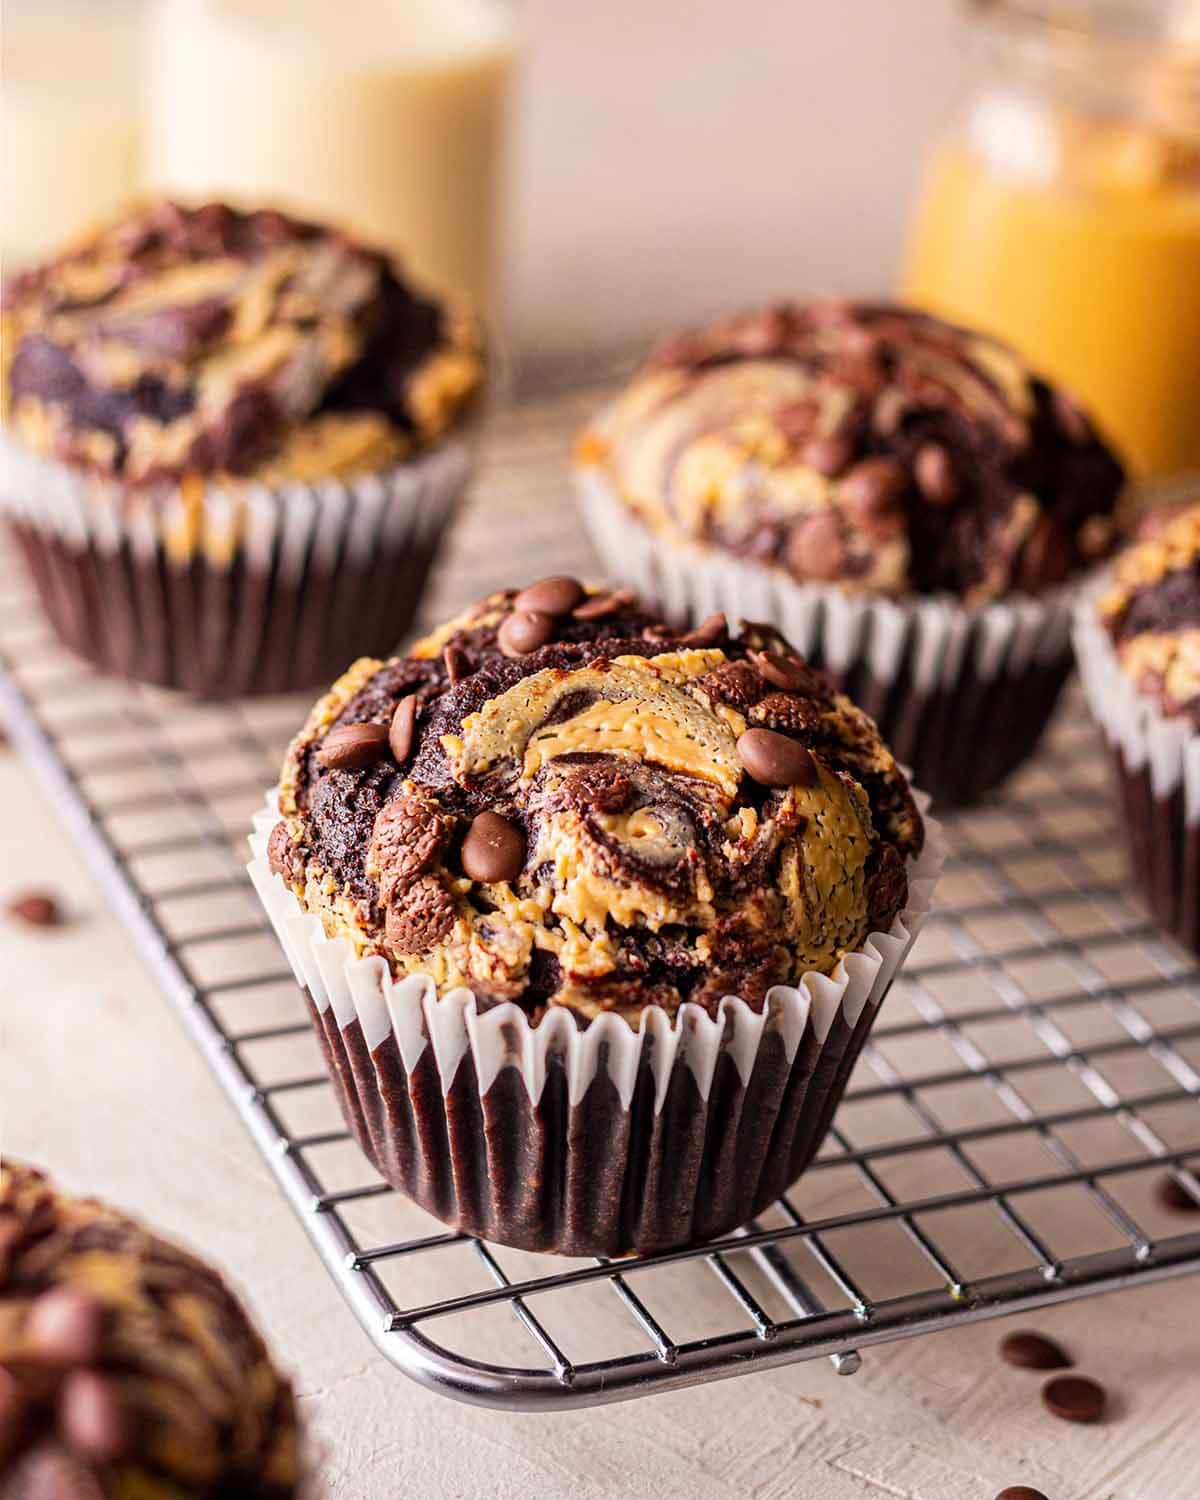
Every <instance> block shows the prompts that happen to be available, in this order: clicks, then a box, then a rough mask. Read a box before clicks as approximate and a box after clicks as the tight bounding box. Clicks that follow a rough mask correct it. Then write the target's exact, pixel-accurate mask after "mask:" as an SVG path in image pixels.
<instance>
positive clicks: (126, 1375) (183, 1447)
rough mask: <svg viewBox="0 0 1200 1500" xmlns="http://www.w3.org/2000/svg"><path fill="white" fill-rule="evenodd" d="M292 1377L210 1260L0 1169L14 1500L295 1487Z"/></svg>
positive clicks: (33, 1175) (2, 1426) (158, 1498)
mask: <svg viewBox="0 0 1200 1500" xmlns="http://www.w3.org/2000/svg"><path fill="white" fill-rule="evenodd" d="M299 1450H300V1443H299V1434H298V1427H297V1417H296V1407H295V1400H294V1398H293V1395H292V1389H291V1386H290V1385H289V1383H288V1382H287V1381H286V1380H285V1379H283V1377H281V1376H280V1375H279V1374H277V1372H276V1371H275V1369H274V1368H273V1366H272V1364H271V1361H270V1358H269V1356H268V1354H267V1350H266V1348H265V1347H264V1345H263V1342H262V1340H261V1338H260V1337H259V1336H258V1334H257V1332H256V1331H255V1330H254V1328H253V1326H252V1325H251V1324H250V1322H249V1320H248V1319H247V1317H246V1314H245V1312H244V1311H243V1310H242V1308H241V1306H240V1305H239V1304H238V1302H237V1301H236V1299H235V1298H234V1297H233V1296H232V1295H231V1293H230V1292H229V1290H228V1288H227V1287H226V1286H225V1283H224V1282H223V1281H222V1280H221V1278H220V1277H219V1276H218V1275H217V1273H216V1272H215V1271H213V1270H212V1269H211V1267H209V1266H207V1265H205V1264H204V1262H203V1261H201V1260H198V1259H197V1258H196V1257H195V1256H192V1255H189V1254H187V1253H186V1252H185V1251H183V1250H179V1249H177V1248H176V1247H175V1246H173V1245H170V1244H168V1243H167V1242H166V1241H165V1240H161V1239H159V1238H158V1236H157V1235H155V1234H153V1233H151V1232H150V1231H149V1230H147V1229H144V1228H143V1227H142V1226H141V1225H140V1224H138V1223H136V1222H135V1221H134V1220H132V1219H129V1218H127V1217H126V1216H125V1215H124V1214H120V1213H118V1212H116V1211H115V1210H114V1209H111V1208H108V1207H106V1206H105V1205H104V1204H102V1203H99V1202H97V1201H96V1200H95V1199H91V1198H69V1197H66V1196H64V1195H63V1194H60V1193H59V1192H57V1191H56V1190H55V1189H54V1187H53V1186H52V1185H51V1184H50V1183H49V1182H48V1181H47V1179H46V1178H45V1177H44V1176H43V1174H42V1173H41V1172H39V1171H37V1170H35V1169H34V1168H32V1167H27V1166H22V1165H20V1164H18V1163H14V1162H8V1163H7V1164H6V1165H5V1166H4V1167H3V1168H0V1480H2V1481H3V1493H4V1494H5V1495H6V1496H11V1497H12V1500H51V1497H63V1500H68V1497H69V1500H102V1497H111V1500H134V1497H136V1500H191V1497H195V1500H218V1497H221V1496H229V1497H232V1496H235V1495H246V1496H250V1495H253V1496H255V1497H256V1500H260V1497H261V1500H287V1497H290V1496H295V1495H298V1494H299V1493H300V1451H299Z"/></svg>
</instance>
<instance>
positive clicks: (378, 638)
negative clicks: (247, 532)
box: [9, 512, 449, 699]
mask: <svg viewBox="0 0 1200 1500" xmlns="http://www.w3.org/2000/svg"><path fill="white" fill-rule="evenodd" d="M448 519H449V513H448V512H446V513H445V514H444V515H443V516H442V518H441V520H440V522H439V523H438V524H437V525H435V526H432V527H430V528H429V529H428V530H427V532H426V534H425V535H423V536H422V537H421V538H420V539H419V540H417V541H412V542H410V543H409V544H408V545H407V546H405V547H403V548H399V549H393V548H389V547H387V546H386V545H383V546H380V547H378V548H377V549H375V550H374V551H373V553H372V554H371V555H370V556H369V557H368V558H367V559H365V560H360V559H354V558H350V557H348V556H346V555H345V554H344V552H343V553H342V554H341V555H338V556H336V557H334V558H333V559H332V560H331V563H326V562H324V561H321V562H318V561H317V560H316V559H314V558H313V557H312V556H311V555H310V556H308V557H306V558H305V559H304V560H303V561H302V563H301V565H300V567H299V568H298V569H295V568H294V567H291V568H288V569H285V568H284V566H283V564H282V561H281V559H280V557H279V556H278V554H277V555H276V556H275V557H274V558H273V559H272V561H271V563H270V565H269V566H268V567H267V568H266V569H259V568H257V567H255V566H253V565H251V564H249V563H248V561H247V559H246V558H245V556H244V555H241V554H239V555H237V556H235V558H234V559H233V561H232V563H231V564H230V565H229V566H228V567H216V566H214V565H212V564H211V563H210V562H209V561H208V560H207V559H206V558H204V557H203V556H197V557H194V558H193V559H192V560H191V562H190V563H188V564H180V563H177V562H174V561H172V560H171V559H169V558H168V557H167V556H166V555H165V554H164V553H163V552H162V551H161V549H160V550H159V551H158V553H157V554H156V555H154V556H144V555H141V556H139V555H135V553H134V551H133V549H132V548H131V547H130V545H129V544H128V543H122V544H121V545H119V546H118V547H117V548H116V549H115V550H107V549H101V548H99V547H95V546H86V545H84V546H76V545H73V544H71V543H70V542H68V541H66V540H65V539H64V538H62V537H61V536H59V535H57V534H55V533H53V532H48V531H44V530H42V529H41V528H40V527H38V526H36V525H33V524H30V523H29V522H27V521H21V520H12V521H10V522H9V529H10V531H11V533H12V535H13V536H14V537H15V538H16V541H17V543H18V545H19V547H20V550H21V552H22V554H23V556H24V558H25V561H26V563H27V565H28V568H29V571H30V574H31V575H32V578H33V582H34V585H35V587H36V589H37V592H38V596H39V598H40V600H41V603H42V607H43V609H44V610H45V612H46V615H47V617H48V619H49V621H50V623H51V625H52V626H53V627H54V630H55V633H56V634H57V635H58V637H59V638H60V640H62V642H63V643H64V645H66V646H68V647H70V649H71V650H72V651H74V652H76V653H77V655H79V656H81V657H83V658H84V660H85V661H88V662H90V663H91V664H92V665H93V666H94V667H96V668H98V669H99V670H100V671H101V672H105V673H108V674H110V675H112V676H118V677H127V678H133V679H135V680H136V681H139V682H146V683H151V684H154V685H156V686H159V687H168V688H179V689H182V690H183V691H184V692H187V693H190V694H192V695H194V696H195V697H198V698H205V699H229V698H239V697H247V696H251V695H255V694H262V693H283V692H292V691H298V690H300V689H311V688H317V687H320V686H322V685H323V684H325V683H327V682H328V681H329V680H330V679H331V678H334V677H336V676H337V675H338V674H339V673H340V672H342V671H344V670H345V667H346V664H347V663H348V662H350V661H352V660H353V659H354V658H355V657H356V656H364V655H386V654H387V653H388V652H389V651H390V650H391V649H392V647H394V646H395V644H396V642H397V641H398V640H399V638H400V637H401V636H402V635H403V634H404V632H405V631H406V630H407V629H408V627H409V626H410V624H411V623H412V620H413V617H414V615H415V613H416V610H417V606H418V604H419V603H420V599H421V595H422V592H423V590H424V586H425V581H426V579H427V577H428V574H429V570H430V567H431V565H432V562H433V559H434V557H435V555H436V553H437V549H438V546H439V543H440V541H441V536H442V533H443V531H444V529H445V524H446V521H447V520H448Z"/></svg>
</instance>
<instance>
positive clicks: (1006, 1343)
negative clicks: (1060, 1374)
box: [1000, 1328, 1075, 1370]
mask: <svg viewBox="0 0 1200 1500" xmlns="http://www.w3.org/2000/svg"><path fill="white" fill-rule="evenodd" d="M1000 1358H1001V1359H1002V1360H1003V1361H1004V1362H1005V1364H1008V1365H1016V1366H1017V1368H1018V1369H1021V1370H1069V1369H1070V1367H1071V1366H1072V1365H1073V1364H1074V1363H1075V1361H1074V1360H1073V1359H1072V1358H1071V1356H1070V1355H1069V1354H1068V1353H1067V1352H1066V1350H1065V1349H1063V1348H1062V1346H1061V1345H1060V1344H1056V1343H1055V1342H1054V1340H1053V1339H1048V1338H1047V1337H1046V1336H1045V1334H1041V1333H1033V1332H1032V1331H1030V1330H1029V1329H1026V1328H1021V1329H1017V1330H1016V1331H1015V1332H1013V1333H1008V1334H1005V1336H1004V1337H1003V1338H1002V1339H1001V1340H1000Z"/></svg>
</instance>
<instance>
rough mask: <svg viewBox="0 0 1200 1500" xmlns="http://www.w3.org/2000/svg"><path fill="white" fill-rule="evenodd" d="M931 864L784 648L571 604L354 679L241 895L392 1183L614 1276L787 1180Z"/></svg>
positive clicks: (365, 664)
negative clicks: (264, 925)
mask: <svg viewBox="0 0 1200 1500" xmlns="http://www.w3.org/2000/svg"><path fill="white" fill-rule="evenodd" d="M280 814H282V817H280V816H279V815H280ZM924 843H925V825H924V823H923V820H922V817H921V814H920V812H919V811H918V808H917V805H916V802H915V801H914V798H913V795H912V792H911V790H910V788H909V785H908V782H907V780H906V778H905V776H904V774H903V773H902V772H901V771H900V770H899V768H898V767H897V765H896V763H895V761H894V759H893V757H892V755H891V754H890V752H889V751H888V750H887V748H886V747H885V746H884V744H883V743H882V741H881V740H880V738H879V735H878V732H877V731H876V729H875V726H874V725H873V724H872V723H871V721H870V720H869V719H868V718H867V717H866V715H865V714H863V713H862V712H860V711H859V710H858V709H856V708H854V707H853V705H852V704H851V703H850V702H849V701H848V700H847V699H846V698H845V697H843V696H841V695H839V694H837V693H835V692H833V691H832V690H831V689H830V688H829V686H828V685H827V684H826V683H825V681H824V680H823V679H822V678H821V677H820V675H819V674H817V673H815V672H813V671H812V670H810V669H809V668H808V667H807V666H806V665H805V664H804V662H803V661H801V660H800V659H799V658H798V657H797V656H796V655H795V654H794V653H793V652H792V651H791V650H790V648H789V647H788V646H787V644H786V642H785V641H784V640H783V639H782V637H780V636H779V634H778V633H777V632H776V631H775V630H774V629H773V628H772V627H770V626H765V625H751V624H746V625H744V626H743V628H742V629H741V631H740V632H737V633H735V632H733V631H731V630H730V628H729V627H728V624H727V622H726V620H725V618H724V617H723V616H720V615H717V616H713V617H712V618H710V619H708V620H706V621H704V622H703V623H702V624H701V625H700V626H699V627H697V628H696V629H694V630H691V631H682V632H680V631H675V630H672V629H671V628H669V627H668V626H666V625H664V624H663V623H662V622H660V621H659V620H657V619H655V618H653V617H652V616H651V615H649V614H647V613H646V612H644V611H643V610H642V608H641V607H640V606H639V605H638V604H637V603H636V601H635V600H634V599H633V598H632V597H631V596H630V595H628V594H625V593H608V592H603V591H601V592H594V591H593V592H589V591H586V590H585V589H584V588H583V587H582V586H581V585H579V584H578V583H577V582H575V580H573V579H567V578H556V579H546V580H543V581H542V582H541V583H539V584H535V585H533V586H532V587H531V588H528V589H525V590H523V591H521V592H520V593H517V592H515V591H512V590H510V591H507V592H504V593H500V594H496V595H494V596H492V597H491V598H489V599H486V600H484V601H482V602H481V603H480V604H478V605H477V606H475V608H473V609H472V610H471V611H469V612H468V613H467V614H466V615H464V616H462V617H461V618H460V619H457V620H454V621H452V622H451V623H450V624H449V625H447V626H446V627H445V628H444V629H442V630H440V631H438V632H437V633H436V634H434V635H432V636H430V637H429V638H427V639H426V640H424V641H422V642H421V643H420V644H419V645H418V646H417V647H416V648H415V649H414V650H413V652H412V653H411V654H410V655H409V656H406V657H402V658H396V659H393V660H392V661H389V662H381V661H377V660H370V659H368V660H363V661H359V662H357V663H355V665H354V666H353V667H351V669H350V670H349V671H348V672H347V673H346V674H345V675H344V676H343V677H342V678H341V679H340V680H339V681H338V682H337V683H336V684H335V685H334V687H333V689H332V691H331V692H330V693H329V694H328V695H327V696H326V697H324V698H323V699H322V700H321V701H320V702H319V703H318V704H317V706H316V708H315V709H314V710H313V713H312V714H311V716H310V717H309V720H308V722H307V724H306V725H305V727H304V729H303V730H302V731H301V733H300V734H299V735H298V736H297V738H296V740H295V741H294V743H293V744H292V747H291V749H290V751H289V753H288V757H287V761H286V763H285V766H284V769H283V774H282V777H281V781H280V786H279V790H278V805H277V812H275V813H273V814H272V815H271V816H270V818H269V819H268V820H266V821H265V822H264V824H263V826H262V828H261V830H260V835H259V839H258V842H257V845H256V852H257V853H258V854H259V859H258V860H257V861H256V862H255V865H253V866H252V867H251V868H252V873H254V875H255V880H256V883H257V885H258V887H259V890H260V893H262V894H263V896H264V900H265V901H266V904H267V907H268V910H269V911H270V913H271V915H272V917H273V918H274V920H275V922H276V925H277V927H278V928H279V930H280V932H281V936H283V938H284V942H285V947H287V948H288V950H289V953H290V954H291V956H292V957H293V961H294V962H295V963H296V966H297V969H298V972H299V973H300V974H301V976H302V978H303V980H304V982H305V983H306V987H307V989H308V991H309V999H310V1002H311V1003H312V1005H313V1010H314V1016H315V1019H316V1022H317V1025H318V1028H319V1032H320V1035H321V1038H322V1041H323V1044H324V1047H325V1050H326V1054H327V1058H328V1061H329V1063H330V1069H331V1074H332V1076H333V1079H334V1082H335V1085H336V1087H337V1089H338V1092H339V1097H340V1099H341V1102H342V1107H343V1111H344V1113H345V1115H346V1119H347V1121H348V1123H349V1125H350V1127H351V1129H352V1130H353V1131H354V1132H355V1134H356V1136H357V1137H358V1139H359V1142H360V1144H361V1145H362V1146H363V1149H364V1150H365V1151H366V1152H367V1154H368V1155H369V1156H370V1158H371V1159H372V1161H373V1162H374V1163H375V1165H376V1166H377V1167H378V1169H379V1171H380V1172H381V1173H382V1175H383V1176H384V1177H385V1178H386V1179H387V1180H388V1181H389V1182H391V1183H393V1184H394V1185H396V1186H397V1187H400V1188H402V1189H404V1190H405V1191H406V1192H408V1193H410V1194H411V1195H412V1196H413V1197H414V1198H416V1199H417V1201H418V1202H420V1203H421V1204H422V1205H423V1206H424V1207H425V1208H427V1209H429V1210H430V1211H431V1212H432V1213H434V1214H436V1215H438V1217H440V1218H442V1219H444V1220H445V1221H446V1222H447V1223H451V1224H454V1225H456V1226H458V1227H461V1228H464V1229H467V1230H469V1231H471V1232H472V1233H477V1234H481V1235H484V1236H486V1237H487V1238H489V1239H496V1240H500V1241H502V1242H504V1243H509V1244H515V1245H520V1246H523V1247H526V1248H531V1249H557V1250H563V1251H567V1252H568V1253H572V1254H592V1253H595V1254H610V1253H617V1252H619V1251H623V1250H627V1249H631V1248H638V1249H648V1248H652V1247H663V1246H666V1245H669V1244H678V1243H682V1242H684V1241H686V1240H688V1239H691V1238H699V1237H705V1236H708V1235H711V1234H715V1233H720V1232H721V1231H722V1230H725V1229H729V1228H732V1227H734V1226H735V1225H736V1224H738V1223H740V1222H742V1221H744V1220H745V1219H746V1218H748V1217H750V1216H751V1215H752V1214H753V1213H755V1212H757V1211H758V1210H759V1209H760V1208H762V1207H763V1206H765V1205H766V1204H767V1203H769V1202H771V1201H773V1199H774V1198H776V1197H777V1196H778V1195H779V1193H780V1192H781V1191H782V1190H783V1189H784V1188H785V1187H786V1186H787V1185H788V1183H790V1182H791V1181H792V1180H793V1179H794V1178H795V1177H796V1176H797V1175H798V1174H799V1172H800V1171H801V1170H802V1169H803V1167H804V1165H805V1164H806V1163H807V1161H808V1160H809V1159H810V1157H811V1155H812V1153H813V1152H814V1151H815V1150H816V1149H817V1146H818V1145H819V1144H820V1140H821V1138H822V1136H823V1134H824V1130H825V1128H826V1127H827V1125H828V1120H829V1116H830V1114H831V1112H832V1109H833V1107H834V1105H835V1104H836V1101H837V1098H838V1097H839V1096H840V1093H841V1090H842V1088H844V1085H845V1081H846V1078H847V1076H848V1072H849V1069H850V1067H851V1065H852V1063H853V1061H854V1058H855V1056H856V1055H857V1052H858V1049H859V1048H860V1047H861V1045H862V1041H863V1040H864V1039H865V1036H866V1032H867V1029H868V1028H869V1025H870V1022H871V1019H872V1018H873V1015H874V1012H875V1010H876V1009H877V1006H878V1003H879V1001H880V1000H881V999H882V996H883V992H884V990H885V989H886V987H887V983H888V982H889V981H890V978H891V975H892V973H894V970H895V967H896V966H897V964H898V963H899V961H900V958H901V957H902V954H903V951H904V950H906V948H907V946H908V944H909V942H910V941H911V934H912V933H913V932H915V929H916V925H917V921H918V919H919V915H920V913H921V912H922V911H923V910H924V906H925V903H926V901H927V895H928V885H929V870H930V869H931V868H932V867H933V865H935V864H936V855H934V854H932V853H931V855H930V856H929V857H928V858H927V859H926V860H925V862H924V864H920V865H919V861H920V856H921V854H922V849H923V847H924ZM918 866H919V879H916V882H915V887H919V888H910V887H911V886H913V884H914V872H916V871H917V870H918ZM302 913H304V914H307V916H308V919H309V921H310V922H311V926H310V927H309V928H308V929H307V938H305V939H302V938H301V936H300V929H299V928H297V927H296V926H295V922H296V919H297V917H298V916H299V915H300V914H302ZM886 934H892V936H891V937H888V936H885V935H886ZM331 942H332V943H333V944H338V945H340V949H339V951H340V952H342V953H344V954H346V955H353V957H352V958H351V959H350V961H349V963H348V965H347V966H346V970H347V972H346V976H345V981H344V983H345V988H344V990H343V989H341V987H340V983H337V982H335V984H334V985H333V987H332V988H331V989H329V990H326V989H324V988H323V986H324V985H326V984H327V982H328V979H329V975H330V973H331V972H332V971H331V965H330V963H329V962H328V961H327V960H328V958H329V955H330V953H331V951H332V950H331V948H330V943H331ZM880 943H882V944H883V945H884V949H886V952H884V951H883V949H880V948H879V946H878V945H879V944H880ZM306 946H307V947H309V948H311V949H312V950H313V951H312V954H311V960H312V961H311V962H310V961H309V955H308V954H306V953H305V952H302V951H301V950H302V949H304V948H305V947H306ZM318 954H319V955H320V957H318ZM851 955H856V957H853V958H852V959H851V961H850V962H849V963H847V962H846V960H847V959H848V958H849V957H850V956H851ZM816 976H833V977H832V978H828V979H822V980H820V982H819V984H818V985H817V987H816V989H813V988H810V987H809V986H811V984H812V982H813V980H814V979H815V978H816ZM314 978H315V979H316V988H315V989H314V984H313V981H314ZM798 986H799V988H797V987H798ZM381 993H382V995H383V999H382V1000H381V999H380V996H381ZM727 997H733V998H732V999H730V998H727ZM427 1044H428V1045H427Z"/></svg>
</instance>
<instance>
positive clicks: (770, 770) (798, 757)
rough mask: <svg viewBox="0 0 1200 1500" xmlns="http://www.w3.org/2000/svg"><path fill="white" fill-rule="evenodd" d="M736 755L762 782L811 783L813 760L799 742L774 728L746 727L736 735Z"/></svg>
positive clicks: (768, 783)
mask: <svg viewBox="0 0 1200 1500" xmlns="http://www.w3.org/2000/svg"><path fill="white" fill-rule="evenodd" d="M737 753H738V759H739V760H740V761H741V763H742V765H743V766H744V767H745V768H746V772H747V774H748V775H749V776H750V777H752V778H753V780H755V781H757V782H758V783H759V784H760V785H762V786H812V785H813V783H814V782H815V781H816V779H817V767H816V762H815V761H814V760H813V758H812V756H811V755H810V754H809V752H808V751H807V750H806V749H805V748H804V746H803V745H801V744H799V743H798V742H797V741H796V740H793V739H789V738H788V736H787V735H786V734H780V733H778V731H777V730H774V729H747V730H746V732H745V733H744V734H742V735H739V736H738V742H737Z"/></svg>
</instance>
